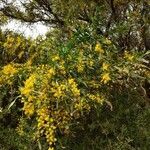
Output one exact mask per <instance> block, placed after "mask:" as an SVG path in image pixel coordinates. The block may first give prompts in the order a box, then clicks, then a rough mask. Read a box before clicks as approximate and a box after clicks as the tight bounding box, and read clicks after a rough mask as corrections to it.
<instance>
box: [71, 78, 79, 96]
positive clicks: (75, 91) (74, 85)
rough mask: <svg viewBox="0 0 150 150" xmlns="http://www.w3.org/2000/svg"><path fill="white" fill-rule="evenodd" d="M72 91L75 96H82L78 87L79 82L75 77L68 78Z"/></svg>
mask: <svg viewBox="0 0 150 150" xmlns="http://www.w3.org/2000/svg"><path fill="white" fill-rule="evenodd" d="M68 84H69V88H70V91H71V92H72V94H73V95H74V96H80V90H79V89H78V88H77V86H78V85H77V83H76V82H75V80H74V79H73V78H70V79H68Z"/></svg>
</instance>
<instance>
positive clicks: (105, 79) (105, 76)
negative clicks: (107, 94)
mask: <svg viewBox="0 0 150 150" xmlns="http://www.w3.org/2000/svg"><path fill="white" fill-rule="evenodd" d="M101 78H102V79H101V82H103V83H104V84H106V83H108V81H110V80H111V78H110V75H109V73H108V72H104V73H103V74H102V77H101Z"/></svg>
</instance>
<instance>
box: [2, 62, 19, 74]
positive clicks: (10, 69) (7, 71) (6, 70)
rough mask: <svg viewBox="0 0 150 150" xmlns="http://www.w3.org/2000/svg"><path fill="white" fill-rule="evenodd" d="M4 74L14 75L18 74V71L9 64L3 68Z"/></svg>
mask: <svg viewBox="0 0 150 150" xmlns="http://www.w3.org/2000/svg"><path fill="white" fill-rule="evenodd" d="M2 72H3V73H4V74H5V75H13V74H15V73H16V72H17V69H16V68H15V67H14V66H13V65H12V64H8V65H6V66H4V67H3V70H2Z"/></svg>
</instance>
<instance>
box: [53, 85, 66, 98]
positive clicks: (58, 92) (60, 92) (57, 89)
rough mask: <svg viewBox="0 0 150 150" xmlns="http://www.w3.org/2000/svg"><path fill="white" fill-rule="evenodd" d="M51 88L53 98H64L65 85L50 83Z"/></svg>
mask: <svg viewBox="0 0 150 150" xmlns="http://www.w3.org/2000/svg"><path fill="white" fill-rule="evenodd" d="M52 86H53V87H52V88H51V92H52V93H53V96H54V97H55V98H58V99H59V98H61V97H62V96H64V91H65V89H66V86H65V84H58V83H54V82H52Z"/></svg>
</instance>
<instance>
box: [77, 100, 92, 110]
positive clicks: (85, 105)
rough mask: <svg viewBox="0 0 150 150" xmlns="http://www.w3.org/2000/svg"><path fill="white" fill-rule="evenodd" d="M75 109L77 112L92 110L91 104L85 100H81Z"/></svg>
mask: <svg viewBox="0 0 150 150" xmlns="http://www.w3.org/2000/svg"><path fill="white" fill-rule="evenodd" d="M75 109H76V110H80V111H82V110H83V109H86V110H88V111H89V110H90V106H89V104H88V103H87V102H86V101H85V99H84V98H81V99H79V100H78V101H77V102H76V103H75Z"/></svg>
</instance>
